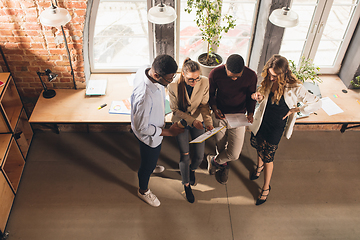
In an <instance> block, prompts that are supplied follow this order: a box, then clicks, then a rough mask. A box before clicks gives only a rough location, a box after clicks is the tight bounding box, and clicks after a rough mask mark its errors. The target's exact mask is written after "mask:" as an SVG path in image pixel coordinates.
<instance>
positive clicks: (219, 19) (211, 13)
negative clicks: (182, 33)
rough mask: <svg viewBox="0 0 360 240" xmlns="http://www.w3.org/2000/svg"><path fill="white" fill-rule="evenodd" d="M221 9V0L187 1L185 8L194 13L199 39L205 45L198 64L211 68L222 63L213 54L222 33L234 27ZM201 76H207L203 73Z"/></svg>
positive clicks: (233, 22) (218, 57)
mask: <svg viewBox="0 0 360 240" xmlns="http://www.w3.org/2000/svg"><path fill="white" fill-rule="evenodd" d="M221 9H222V0H188V1H187V7H186V8H185V11H186V12H187V13H191V12H192V11H193V10H194V11H196V17H195V22H196V25H197V26H198V28H199V30H200V31H201V39H202V40H203V41H205V42H206V43H207V51H206V53H203V54H200V56H199V58H198V62H199V63H200V64H202V65H205V66H211V67H212V68H214V67H215V66H217V65H219V64H221V63H222V58H221V56H219V55H218V54H216V53H214V52H215V50H214V48H215V47H218V46H219V45H220V39H221V36H222V33H224V32H225V33H227V32H228V31H229V29H232V28H234V27H235V19H234V18H233V17H232V16H231V15H229V14H225V15H222V14H221ZM210 70H211V69H210ZM209 72H210V71H209ZM203 75H205V76H208V74H207V75H206V74H204V71H203Z"/></svg>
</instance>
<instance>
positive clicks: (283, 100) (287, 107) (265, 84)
mask: <svg viewBox="0 0 360 240" xmlns="http://www.w3.org/2000/svg"><path fill="white" fill-rule="evenodd" d="M261 76H262V77H263V78H264V79H263V81H262V82H261V85H260V87H259V89H258V91H257V92H255V93H253V94H252V96H251V98H252V99H254V100H256V101H258V102H259V107H258V108H257V109H256V110H255V114H254V122H253V124H252V126H250V130H251V140H250V141H251V145H252V146H253V147H254V148H255V149H256V150H257V154H258V163H257V167H256V170H255V171H254V172H253V173H252V174H251V176H250V179H251V180H255V179H258V178H259V176H260V173H261V172H262V171H264V185H263V187H262V190H261V193H260V196H259V198H258V199H257V201H256V205H260V204H263V203H264V202H265V201H266V199H267V197H268V195H269V192H270V190H271V187H270V180H271V176H272V172H273V168H274V164H273V160H274V155H275V152H276V150H277V148H278V144H279V142H280V139H281V136H282V135H283V134H284V135H285V136H286V137H287V138H288V139H289V138H290V136H291V134H292V131H293V127H294V124H295V120H296V115H297V113H298V112H301V113H303V114H310V113H312V112H314V111H316V110H318V109H319V108H320V107H321V101H320V99H319V98H317V97H316V96H315V95H313V94H311V93H309V92H308V91H307V90H306V88H305V87H304V86H303V85H302V84H301V82H300V81H299V80H297V79H296V77H295V75H294V74H293V73H292V72H291V70H290V69H289V64H288V61H287V59H286V58H284V57H282V56H280V55H278V54H275V55H273V56H272V57H271V58H270V59H269V61H268V62H267V63H266V64H265V66H264V69H263V71H262V73H261ZM298 102H302V103H303V105H302V106H301V107H297V103H298Z"/></svg>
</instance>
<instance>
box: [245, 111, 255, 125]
mask: <svg viewBox="0 0 360 240" xmlns="http://www.w3.org/2000/svg"><path fill="white" fill-rule="evenodd" d="M246 118H247V120H248V122H249V123H253V121H254V113H248V114H247V115H246Z"/></svg>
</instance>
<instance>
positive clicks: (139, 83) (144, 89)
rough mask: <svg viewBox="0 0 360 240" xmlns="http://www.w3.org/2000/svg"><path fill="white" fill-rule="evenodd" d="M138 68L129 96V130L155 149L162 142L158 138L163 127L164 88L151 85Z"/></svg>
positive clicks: (141, 69) (142, 69)
mask: <svg viewBox="0 0 360 240" xmlns="http://www.w3.org/2000/svg"><path fill="white" fill-rule="evenodd" d="M147 68H149V66H144V67H142V68H140V69H139V70H138V71H137V72H136V75H135V79H134V90H133V93H132V95H131V129H132V130H133V132H134V133H135V135H136V137H137V138H138V139H139V140H140V141H142V142H143V143H145V144H146V145H148V146H150V147H152V148H155V147H157V146H159V145H160V144H161V142H162V139H163V137H162V136H160V134H161V133H162V128H163V127H164V126H165V88H164V86H162V85H160V84H158V83H153V82H151V81H150V79H149V78H148V77H147V76H146V74H145V70H146V69H147Z"/></svg>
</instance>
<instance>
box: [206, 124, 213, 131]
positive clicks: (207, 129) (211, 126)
mask: <svg viewBox="0 0 360 240" xmlns="http://www.w3.org/2000/svg"><path fill="white" fill-rule="evenodd" d="M213 129H214V126H213V125H209V126H207V127H206V131H211V130H213Z"/></svg>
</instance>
